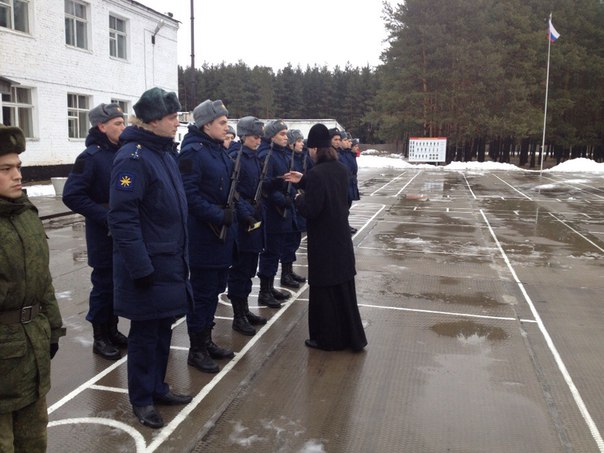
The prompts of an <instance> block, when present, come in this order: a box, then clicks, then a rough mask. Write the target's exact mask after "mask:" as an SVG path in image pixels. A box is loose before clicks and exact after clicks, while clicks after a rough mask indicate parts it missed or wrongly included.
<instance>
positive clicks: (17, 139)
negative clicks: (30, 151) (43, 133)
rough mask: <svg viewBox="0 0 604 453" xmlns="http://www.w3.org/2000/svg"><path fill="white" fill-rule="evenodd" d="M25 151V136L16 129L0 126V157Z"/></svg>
mask: <svg viewBox="0 0 604 453" xmlns="http://www.w3.org/2000/svg"><path fill="white" fill-rule="evenodd" d="M23 151H25V135H23V131H22V130H21V129H19V128H18V127H13V126H5V125H4V124H0V156H4V155H5V154H12V153H17V154H21V153H22V152H23Z"/></svg>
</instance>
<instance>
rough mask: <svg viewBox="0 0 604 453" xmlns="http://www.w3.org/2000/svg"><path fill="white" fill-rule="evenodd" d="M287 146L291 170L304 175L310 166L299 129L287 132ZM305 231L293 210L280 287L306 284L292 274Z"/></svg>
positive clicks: (304, 224) (302, 223)
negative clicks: (289, 152) (289, 153)
mask: <svg viewBox="0 0 604 453" xmlns="http://www.w3.org/2000/svg"><path fill="white" fill-rule="evenodd" d="M287 141H288V146H289V148H290V149H291V152H292V154H291V158H292V159H293V161H292V165H290V167H291V169H292V170H295V171H298V172H300V173H302V174H305V173H306V171H307V169H308V168H310V166H312V163H309V161H310V158H309V157H308V151H307V150H306V149H305V148H304V136H303V135H302V132H301V131H300V130H299V129H291V130H289V131H287ZM304 231H306V219H305V218H304V216H303V215H301V214H300V212H299V211H298V210H297V209H295V210H294V219H293V224H292V230H291V232H290V233H287V234H286V238H285V245H284V247H283V253H282V254H281V279H280V282H281V285H283V286H286V287H289V288H294V289H297V288H300V284H301V283H306V277H303V276H302V275H299V274H297V273H296V272H294V262H295V261H296V251H297V250H298V248H300V243H301V242H302V232H304Z"/></svg>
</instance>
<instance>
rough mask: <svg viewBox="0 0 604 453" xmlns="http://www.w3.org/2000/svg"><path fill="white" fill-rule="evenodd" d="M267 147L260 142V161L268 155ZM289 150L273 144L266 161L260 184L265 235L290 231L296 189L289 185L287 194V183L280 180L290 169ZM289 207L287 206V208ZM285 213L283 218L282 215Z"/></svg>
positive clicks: (293, 215)
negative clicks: (266, 168)
mask: <svg viewBox="0 0 604 453" xmlns="http://www.w3.org/2000/svg"><path fill="white" fill-rule="evenodd" d="M268 146H270V145H268V144H267V143H266V142H264V141H263V142H262V143H261V145H260V147H262V150H261V149H260V148H259V149H258V153H259V156H260V158H261V159H263V160H264V159H265V157H266V155H267V154H268ZM291 153H292V152H291V150H290V149H289V148H287V147H285V148H284V147H281V146H278V145H275V144H273V152H272V153H271V157H270V159H269V161H268V171H267V173H266V179H265V180H264V183H263V184H262V188H263V193H264V195H265V196H263V203H264V206H265V211H264V212H265V233H266V234H270V233H289V232H291V231H292V226H293V221H294V219H295V210H294V206H293V199H294V198H295V195H296V189H295V187H294V185H293V184H291V185H290V189H289V192H288V193H287V195H288V197H286V191H287V183H286V182H285V181H284V180H283V179H282V178H281V176H283V175H284V174H285V173H287V172H288V171H289V169H290V163H291ZM288 205H289V206H288ZM284 211H285V212H286V215H285V216H283V215H282V213H283V212H284Z"/></svg>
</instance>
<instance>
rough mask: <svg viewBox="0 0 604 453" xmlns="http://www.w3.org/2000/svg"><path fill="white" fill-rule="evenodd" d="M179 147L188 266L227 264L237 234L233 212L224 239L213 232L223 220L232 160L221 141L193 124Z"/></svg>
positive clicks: (220, 225)
mask: <svg viewBox="0 0 604 453" xmlns="http://www.w3.org/2000/svg"><path fill="white" fill-rule="evenodd" d="M180 150H181V151H180V155H179V156H178V165H179V168H180V172H181V175H182V180H183V183H184V187H185V193H186V196H187V203H188V206H189V219H188V225H189V238H190V239H189V240H190V242H189V257H190V262H191V267H197V268H199V267H201V268H214V269H223V268H228V267H229V266H230V265H231V264H232V262H233V249H234V245H235V238H236V237H237V222H236V215H234V216H233V217H234V221H233V223H232V224H231V225H230V226H229V227H228V228H227V234H226V239H225V241H224V242H221V241H220V239H219V238H218V235H217V234H216V232H219V231H220V228H221V227H222V225H223V224H224V221H225V213H224V208H225V206H226V204H227V199H228V195H229V189H230V187H231V174H232V172H233V166H234V164H233V161H232V160H231V158H230V157H229V156H228V154H227V153H226V150H225V149H224V147H223V146H222V142H221V141H218V140H213V139H212V138H210V137H209V136H208V135H207V134H205V133H203V132H202V131H200V130H199V129H198V128H197V127H195V126H190V127H189V132H188V133H187V135H185V137H184V139H183V141H182V144H181V145H180Z"/></svg>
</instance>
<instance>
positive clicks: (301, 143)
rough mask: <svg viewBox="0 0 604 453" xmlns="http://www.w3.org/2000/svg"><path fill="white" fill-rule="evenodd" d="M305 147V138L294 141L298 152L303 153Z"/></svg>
mask: <svg viewBox="0 0 604 453" xmlns="http://www.w3.org/2000/svg"><path fill="white" fill-rule="evenodd" d="M303 148H304V140H302V139H301V138H299V139H298V140H296V143H294V150H295V151H296V152H297V153H301V152H302V149H303Z"/></svg>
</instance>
